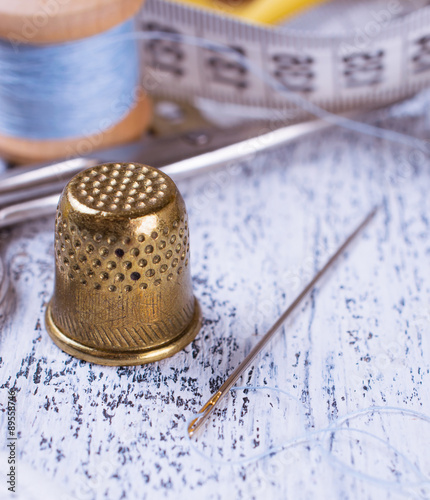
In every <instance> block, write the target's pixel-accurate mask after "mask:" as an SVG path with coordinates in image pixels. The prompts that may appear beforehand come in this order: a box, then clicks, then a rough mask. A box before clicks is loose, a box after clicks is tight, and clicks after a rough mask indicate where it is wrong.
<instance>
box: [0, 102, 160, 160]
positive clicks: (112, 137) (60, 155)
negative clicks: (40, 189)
mask: <svg viewBox="0 0 430 500" xmlns="http://www.w3.org/2000/svg"><path fill="white" fill-rule="evenodd" d="M151 118H152V106H151V101H150V100H149V98H144V99H141V100H139V101H138V102H137V104H136V105H135V106H134V107H133V108H132V109H131V110H130V112H129V113H128V115H127V116H126V117H125V118H124V119H123V120H121V121H120V122H119V123H117V124H116V125H114V126H113V127H111V128H110V129H108V130H104V131H100V132H99V133H98V134H93V135H89V136H84V137H78V138H72V139H60V140H53V139H52V140H38V141H36V140H30V139H21V138H18V137H9V136H2V135H0V156H1V157H2V158H5V159H7V160H10V161H13V162H16V163H34V162H44V161H51V160H57V159H64V158H72V157H76V156H85V155H86V154H88V152H92V151H95V150H98V149H104V148H109V147H114V146H118V145H120V144H123V143H126V142H129V141H133V140H135V139H138V138H139V137H140V136H141V135H142V134H143V133H144V132H145V131H146V129H147V128H148V126H149V123H150V121H151Z"/></svg>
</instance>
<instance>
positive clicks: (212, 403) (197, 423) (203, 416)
mask: <svg viewBox="0 0 430 500" xmlns="http://www.w3.org/2000/svg"><path fill="white" fill-rule="evenodd" d="M377 210H378V207H375V208H374V209H373V210H372V211H371V212H370V213H369V214H368V215H367V216H366V218H365V219H364V220H363V222H361V224H360V225H359V226H358V227H357V228H356V229H355V230H354V231H353V232H352V233H351V234H350V235H349V236H348V238H346V240H345V241H344V242H343V243H342V245H341V246H340V247H339V248H338V249H337V250H336V252H335V253H334V254H333V255H332V256H331V257H330V258H329V259H328V261H327V262H326V263H325V265H324V267H322V268H321V269H320V270H319V271H318V272H317V273H316V274H315V276H314V277H313V278H312V279H311V281H310V282H309V283H308V284H307V285H306V286H305V287H304V288H303V290H302V291H301V292H300V294H299V295H298V296H297V297H296V298H295V299H294V301H293V302H292V303H291V304H290V305H289V307H288V308H287V309H286V310H285V311H284V312H283V313H282V315H281V316H280V317H279V318H278V320H277V321H276V322H275V323H274V324H273V325H272V327H271V328H270V329H269V330H268V332H267V333H266V334H265V335H264V337H263V338H262V339H261V340H260V341H259V342H257V344H256V345H255V346H254V348H253V349H252V350H251V352H250V353H249V354H248V355H247V356H246V358H245V359H244V360H243V361H242V362H241V363H240V364H239V366H238V367H237V368H236V369H235V370H234V372H233V373H232V374H231V375H230V376H229V377H228V379H227V380H226V381H225V382H224V383H223V384H222V386H221V387H220V388H219V390H218V391H217V392H216V393H215V394H214V395H213V396H212V397H211V398H210V399H209V400H208V401H207V403H206V404H205V405H204V406H203V407H202V408H201V409H200V411H199V412H198V413H199V414H198V416H197V417H196V418H195V419H194V420H192V421H191V423H190V424H189V425H188V435H189V436H190V437H192V436H194V435H195V433H196V431H197V430H198V429H200V428H201V426H202V425H203V424H204V422H206V420H207V419H208V418H209V416H210V415H211V414H212V412H213V411H214V409H215V407H216V406H217V405H218V403H219V402H220V401H221V400H222V398H223V397H225V396H226V395H227V394H228V392H229V391H230V389H231V388H232V387H233V386H234V385H235V383H236V382H237V380H238V379H239V377H240V376H241V375H242V374H243V373H244V371H245V370H246V369H247V368H248V367H249V366H250V365H251V363H252V362H253V361H254V359H255V358H256V357H257V355H258V354H259V353H260V352H261V351H262V349H263V348H264V347H265V346H266V344H267V343H268V342H269V341H270V340H271V338H272V337H273V335H274V334H275V333H276V332H277V331H278V330H279V328H280V327H281V326H282V325H283V323H284V322H285V320H286V319H287V318H288V317H289V316H290V315H291V313H292V312H293V311H294V310H295V309H296V307H297V306H298V305H299V304H300V302H301V301H302V300H303V299H304V298H305V297H306V295H307V294H308V293H309V292H310V291H311V290H312V289H313V288H314V286H315V285H316V283H317V282H318V281H319V280H320V278H321V277H322V276H323V275H324V274H325V273H326V272H327V271H328V270H329V269H330V268H331V266H332V265H333V264H334V263H335V261H336V259H337V258H338V257H339V256H340V255H342V254H343V252H344V251H345V250H346V248H347V247H348V245H349V244H350V243H351V242H352V241H353V240H354V238H355V237H356V236H357V235H358V234H359V233H360V232H361V230H362V229H364V228H365V227H366V226H367V224H368V223H369V222H370V221H371V220H372V219H373V217H374V215H375V214H376V212H377Z"/></svg>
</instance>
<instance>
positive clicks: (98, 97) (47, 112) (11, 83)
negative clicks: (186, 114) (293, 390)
mask: <svg viewBox="0 0 430 500" xmlns="http://www.w3.org/2000/svg"><path fill="white" fill-rule="evenodd" d="M141 3H142V0H103V1H100V0H48V1H46V0H21V1H20V2H19V3H18V2H16V5H15V2H13V3H11V2H10V1H9V0H0V17H1V18H2V23H1V26H0V37H1V39H2V40H0V156H3V157H5V158H8V159H11V160H14V161H21V162H27V161H48V160H53V159H57V158H65V157H71V156H82V155H85V154H88V153H89V152H91V151H94V150H96V149H100V148H105V147H109V146H114V145H117V144H121V143H124V142H127V141H130V140H133V139H136V138H137V137H138V136H139V135H141V134H142V133H143V132H144V131H145V130H146V128H147V126H148V123H149V119H150V115H151V108H150V103H149V100H148V99H147V98H146V96H145V95H144V93H143V92H142V91H141V90H139V87H138V83H139V70H138V68H139V60H138V51H137V47H136V41H135V40H133V37H131V36H127V34H129V33H131V32H132V31H133V23H132V21H130V18H131V17H132V16H133V15H134V14H135V13H136V12H137V10H138V9H139V7H140V6H141Z"/></svg>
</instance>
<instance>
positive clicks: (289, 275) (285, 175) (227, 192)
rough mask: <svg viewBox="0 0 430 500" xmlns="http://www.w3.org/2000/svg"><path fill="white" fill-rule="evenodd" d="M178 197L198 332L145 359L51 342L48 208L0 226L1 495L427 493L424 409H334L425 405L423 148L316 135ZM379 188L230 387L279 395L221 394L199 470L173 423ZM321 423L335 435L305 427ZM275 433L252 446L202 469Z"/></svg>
mask: <svg viewBox="0 0 430 500" xmlns="http://www.w3.org/2000/svg"><path fill="white" fill-rule="evenodd" d="M429 103H430V97H429V95H425V94H423V95H422V96H419V97H418V98H416V99H415V100H413V101H411V102H410V103H409V104H405V105H402V106H398V107H397V108H396V109H395V112H393V115H392V117H391V118H390V119H387V120H385V121H384V122H382V124H383V125H384V126H387V127H390V126H392V127H395V128H396V129H397V130H404V131H406V132H408V133H410V134H413V135H416V136H420V137H424V138H425V137H428V136H429V134H430V122H429V118H428V116H429V113H428V107H429ZM230 172H231V171H230ZM179 188H180V190H181V192H182V193H183V195H184V198H185V200H186V203H187V205H188V210H189V214H190V219H191V245H192V246H191V251H192V272H193V279H194V286H195V293H196V295H197V296H198V298H199V299H200V301H201V305H202V308H203V312H204V317H205V321H204V327H203V329H202V331H201V333H200V334H199V335H198V337H197V339H196V341H195V342H193V344H192V345H190V346H189V347H188V348H187V349H185V350H184V351H182V352H181V353H179V354H178V355H176V356H175V357H174V358H171V359H167V360H164V361H162V362H159V363H154V364H151V365H147V366H138V367H131V368H109V367H102V366H97V365H91V364H88V363H85V362H81V361H78V360H76V359H74V358H72V357H70V356H68V355H66V354H64V353H62V352H61V351H60V350H59V349H58V348H57V347H56V346H55V345H54V344H53V343H52V342H51V340H50V338H49V337H48V335H47V333H46V331H45V327H44V319H43V317H44V311H45V306H46V303H47V301H48V299H49V297H50V294H51V292H52V287H53V277H54V274H53V271H54V255H53V218H49V219H45V220H41V221H39V222H37V223H31V224H27V225H22V226H20V227H16V228H14V229H12V230H9V231H2V232H1V243H2V246H3V250H4V252H5V253H6V261H7V263H8V264H9V266H10V270H11V276H12V281H13V285H14V288H15V291H16V296H17V302H16V308H15V311H14V312H13V314H12V315H11V316H10V317H9V318H8V319H7V320H6V322H5V323H4V325H3V326H2V327H1V337H0V355H1V364H0V388H1V391H0V404H1V410H2V411H1V413H0V424H1V425H0V429H1V431H0V432H1V438H0V443H1V450H2V453H1V454H0V470H1V471H2V476H1V484H0V488H2V489H1V490H0V491H2V493H3V496H2V498H3V497H4V498H8V494H7V492H6V491H4V489H5V486H6V479H5V473H6V471H7V464H6V455H5V435H6V430H5V425H6V420H5V418H6V417H5V404H6V399H7V392H8V388H10V387H16V388H17V389H18V391H19V392H18V401H17V411H18V420H17V426H18V430H19V441H18V452H19V469H18V495H17V498H22V499H26V500H31V499H39V498H40V499H41V498H43V499H45V500H48V499H56V500H57V499H58V500H63V499H64V500H66V499H71V498H74V499H84V500H85V499H151V500H152V499H157V498H168V499H170V498H171V499H177V498H188V499H194V498H196V499H197V498H205V499H206V498H211V499H212V498H213V499H221V498H222V499H227V498H228V499H230V498H243V499H248V498H256V499H267V498H288V499H293V498H294V499H318V500H320V499H321V500H325V499H327V500H328V499H333V498H336V499H368V498H369V499H370V498H371V499H402V498H430V488H429V485H428V484H427V483H426V481H428V480H430V452H429V449H430V421H429V420H428V419H427V420H426V417H424V416H423V417H422V418H419V417H418V416H411V415H410V414H405V413H403V414H402V413H400V412H399V411H394V410H387V411H382V409H380V408H379V409H378V410H375V411H374V412H373V414H372V413H369V412H364V414H361V415H358V416H356V417H355V418H353V419H345V418H344V417H345V416H348V415H350V414H351V413H354V412H356V411H359V410H366V409H368V408H370V407H372V406H377V407H397V408H403V409H407V410H413V411H416V412H419V413H420V414H423V415H429V416H430V398H429V396H430V391H429V387H430V386H429V377H430V375H429V359H430V341H429V330H430V328H429V321H430V197H429V193H430V173H429V159H428V158H426V157H424V156H423V155H421V154H419V153H417V152H411V151H408V150H407V149H406V148H403V147H400V146H396V145H390V144H387V143H383V142H381V141H379V140H374V139H372V138H368V137H363V136H359V135H357V134H353V133H351V132H346V131H343V130H332V131H329V132H325V133H323V134H320V135H315V136H313V137H310V138H307V139H305V140H302V141H298V142H296V143H294V144H292V145H290V146H288V147H285V148H283V149H281V150H278V151H276V152H273V153H272V154H268V155H265V156H262V157H259V158H256V159H254V160H253V161H251V162H249V163H247V164H244V165H241V169H240V171H235V172H233V175H232V174H231V173H230V174H227V173H226V172H225V170H223V171H221V172H220V173H219V174H216V175H214V176H212V177H210V178H207V177H206V178H205V177H201V178H196V179H194V180H192V181H189V182H181V183H180V184H179ZM381 199H382V200H383V208H382V210H381V213H380V214H379V216H378V217H377V219H376V220H375V222H374V223H373V225H372V226H371V227H369V229H368V230H367V231H366V232H365V234H364V236H363V237H362V238H361V239H359V241H358V242H357V243H356V244H355V245H354V247H353V248H351V250H350V251H349V253H348V255H346V256H345V257H343V258H342V259H341V261H340V262H339V264H338V265H337V267H336V268H335V270H334V271H333V273H331V275H330V277H329V278H328V279H327V280H325V281H324V283H323V284H322V285H321V286H319V287H318V289H317V290H316V291H315V292H314V293H313V294H312V296H311V297H310V298H309V299H308V300H307V301H306V303H305V304H304V305H303V307H302V308H301V310H300V311H298V312H297V314H296V315H295V317H294V318H293V320H292V321H290V322H289V323H288V324H287V325H286V327H285V330H284V331H283V332H281V333H280V334H279V335H278V336H277V338H276V339H275V340H274V341H273V342H272V344H271V345H270V347H269V348H268V349H267V351H266V352H264V353H263V354H262V355H261V357H260V359H259V360H258V362H257V363H256V365H255V367H254V368H253V369H251V370H250V371H249V373H248V374H247V376H246V377H245V380H244V381H243V383H244V384H249V385H252V386H267V387H272V388H273V387H279V388H280V389H282V390H283V391H286V392H287V393H288V395H287V394H281V393H277V392H274V391H273V390H269V389H268V390H258V391H250V392H248V393H244V392H243V391H239V392H237V393H234V394H232V395H231V397H229V398H228V399H227V400H226V403H225V406H224V408H223V409H222V411H221V412H220V413H219V414H218V416H217V417H216V418H215V419H213V420H212V421H211V422H210V424H209V425H208V427H207V428H206V430H205V432H204V433H203V434H202V435H201V436H200V438H199V440H198V442H197V443H196V448H197V450H199V451H201V452H203V453H204V455H205V456H206V457H212V462H211V461H210V460H209V459H207V458H203V457H202V456H201V455H199V454H198V453H197V451H196V449H194V448H192V447H191V446H190V443H189V441H188V440H187V438H186V433H185V427H186V420H187V419H188V418H189V417H190V416H191V415H192V413H193V411H195V410H197V409H199V407H200V405H201V404H202V403H203V402H205V401H206V399H207V398H208V396H209V395H210V394H211V392H212V391H214V390H215V389H216V388H217V387H218V386H219V385H220V384H221V382H222V381H223V380H224V378H225V377H226V374H228V373H229V372H231V370H232V369H233V368H234V367H235V366H237V364H238V363H239V361H240V360H241V359H242V358H243V357H244V355H245V354H246V353H247V352H248V351H249V349H250V348H251V346H252V345H253V344H254V343H255V342H256V341H257V339H258V337H259V336H260V335H261V334H263V333H264V332H265V330H266V329H267V328H268V327H269V326H270V325H271V323H272V322H273V321H274V320H275V319H276V318H277V316H278V315H279V313H280V312H281V310H282V309H283V308H284V307H285V306H286V305H287V304H288V303H289V301H291V299H292V298H293V296H294V294H295V293H296V292H297V291H298V290H299V288H300V286H301V285H302V284H304V283H305V281H306V279H307V278H309V277H310V276H311V274H312V273H313V272H314V271H315V269H316V268H317V267H318V266H319V265H320V264H321V263H322V262H323V261H324V259H325V258H326V257H327V256H328V254H329V252H330V250H333V249H334V248H335V246H336V245H337V244H338V243H340V242H341V240H342V239H343V238H344V237H345V236H346V235H347V233H348V232H349V231H350V230H351V229H353V228H354V226H355V225H356V223H357V222H359V221H360V219H361V218H362V217H363V216H364V215H365V213H366V212H367V211H368V210H369V208H370V207H371V206H372V205H373V204H374V203H376V202H379V201H380V200H381ZM429 418H430V417H429ZM329 425H332V426H335V427H337V431H336V432H331V433H330V432H325V433H324V432H320V433H315V431H320V430H323V429H325V428H327V426H329ZM303 436H304V439H303V441H300V442H299V443H297V445H296V446H291V441H292V440H295V439H298V438H302V437H303ZM283 443H286V444H289V446H288V447H287V449H286V450H285V451H283V452H281V453H278V454H276V455H275V456H272V457H266V458H263V459H260V460H257V461H254V462H251V463H249V464H241V463H240V464H238V463H233V464H224V465H220V464H219V463H218V462H219V461H220V460H221V461H225V462H227V461H228V460H233V461H238V460H241V459H242V458H243V457H246V458H252V457H255V456H256V455H258V454H260V453H263V452H265V451H267V449H268V448H269V446H273V445H280V444H283ZM362 475H367V476H366V477H362ZM378 481H379V482H378ZM381 481H382V482H381Z"/></svg>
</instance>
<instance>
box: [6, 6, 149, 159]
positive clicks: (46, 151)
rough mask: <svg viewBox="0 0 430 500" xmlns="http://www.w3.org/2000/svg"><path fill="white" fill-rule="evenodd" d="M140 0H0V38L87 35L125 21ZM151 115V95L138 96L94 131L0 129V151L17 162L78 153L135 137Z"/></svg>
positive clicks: (25, 40) (50, 39)
mask: <svg viewBox="0 0 430 500" xmlns="http://www.w3.org/2000/svg"><path fill="white" fill-rule="evenodd" d="M141 4H142V0H20V1H19V2H14V1H10V0H0V18H1V20H2V21H1V23H0V38H3V39H5V40H7V41H9V42H11V43H12V44H14V45H15V46H17V47H19V45H20V44H31V45H42V44H56V43H61V42H67V41H72V40H78V39H82V38H87V37H89V36H92V35H96V34H99V33H102V32H104V31H106V30H108V29H110V28H113V27H114V26H117V25H119V24H121V23H123V22H125V21H126V20H127V19H129V18H130V17H132V16H133V15H134V14H135V13H136V12H137V10H138V9H139V8H140V6H141ZM150 118H151V105H150V101H149V99H148V98H147V97H146V96H142V97H141V98H140V99H138V102H137V103H136V104H135V106H134V107H133V108H132V109H131V110H130V112H129V114H128V115H127V116H126V117H125V118H124V119H123V120H122V121H121V122H119V123H117V124H116V125H115V126H113V127H111V128H109V129H107V130H103V131H100V132H98V133H96V134H93V135H89V136H82V137H73V138H68V139H46V140H45V139H44V140H32V139H26V138H20V137H10V136H5V135H0V156H2V157H3V158H6V159H9V160H12V161H18V162H41V161H50V160H55V159H59V158H67V157H70V156H81V155H84V154H85V153H88V152H89V151H94V150H96V149H102V148H107V147H110V146H116V145H118V144H122V143H124V142H127V141H131V140H134V139H136V138H138V137H139V136H140V135H141V134H142V133H143V132H144V131H145V130H146V129H147V127H148V124H149V121H150Z"/></svg>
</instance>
